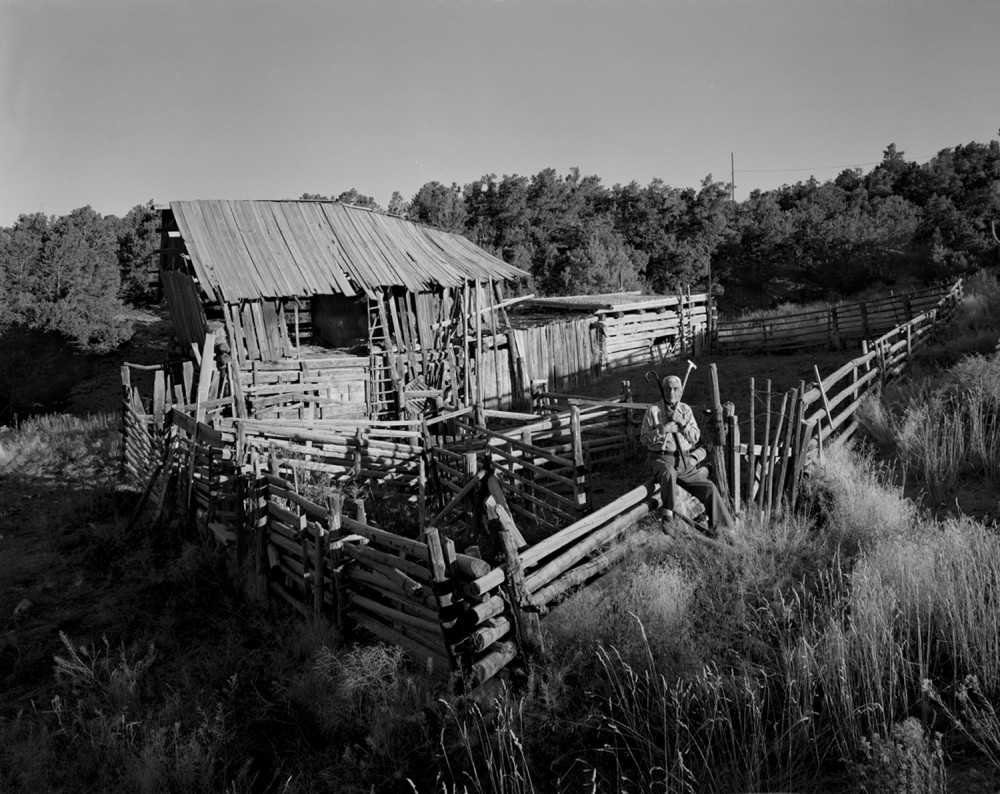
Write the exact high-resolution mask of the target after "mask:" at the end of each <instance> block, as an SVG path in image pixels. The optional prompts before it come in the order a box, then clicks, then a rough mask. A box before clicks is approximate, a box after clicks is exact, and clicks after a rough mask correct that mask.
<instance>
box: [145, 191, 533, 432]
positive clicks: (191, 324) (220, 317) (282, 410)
mask: <svg viewBox="0 0 1000 794" xmlns="http://www.w3.org/2000/svg"><path fill="white" fill-rule="evenodd" d="M161 213H162V224H161V277H162V278H161V283H162V286H163V290H164V293H165V297H166V300H167V304H168V306H169V310H170V314H171V317H172V320H173V324H174V328H175V331H176V336H177V338H178V340H179V342H180V343H181V345H182V346H183V347H184V349H185V350H189V349H193V350H194V351H201V349H202V348H203V346H204V343H205V340H206V336H207V335H208V334H209V333H212V334H213V335H214V337H215V339H217V340H218V339H224V344H221V345H220V347H219V348H218V349H219V351H221V353H220V355H221V356H222V357H223V358H224V359H225V361H226V364H227V365H230V367H231V369H230V372H231V373H232V374H231V375H230V381H231V382H230V383H229V384H228V385H229V387H230V389H231V394H232V396H233V397H234V405H235V406H237V411H240V410H247V411H249V413H250V414H251V415H254V416H278V417H282V416H288V417H297V418H309V417H315V418H335V417H350V416H368V417H371V418H378V417H382V418H385V417H392V416H396V415H400V414H401V413H404V412H405V411H406V410H407V408H408V407H409V408H412V407H414V406H419V405H420V402H421V400H426V399H427V398H428V397H430V396H436V395H439V396H440V397H441V399H442V401H443V402H446V403H451V404H464V405H468V404H472V403H474V402H480V401H481V400H482V398H483V396H484V392H483V370H484V368H485V366H486V365H485V362H483V361H482V359H483V358H484V357H485V355H484V353H483V351H484V349H486V348H485V347H484V344H483V338H484V334H485V335H487V336H492V335H493V334H495V333H497V332H498V329H497V327H496V323H497V321H498V320H497V318H498V315H499V314H500V313H499V312H497V311H495V307H496V306H498V305H500V304H502V302H503V292H502V285H503V284H504V282H511V281H516V280H519V279H522V278H524V277H526V276H527V275H528V274H527V273H525V272H523V271H521V270H519V269H518V268H515V267H512V266H511V265H508V264H507V263H506V262H504V261H503V260H501V259H498V258H497V257H495V256H492V255H491V254H489V253H487V252H486V251H484V250H482V249H480V248H478V247H477V246H475V245H473V244H472V243H471V242H469V241H468V240H466V239H465V238H464V237H462V236H460V235H457V234H450V233H447V232H443V231H439V230H436V229H432V228H428V227H426V226H422V225H420V224H417V223H413V222H411V221H407V220H405V219H403V218H401V217H397V216H392V215H387V214H384V213H380V212H373V211H370V210H367V209H363V208H360V207H354V206H350V205H346V204H340V203H337V202H331V201H314V200H298V201H292V200H289V201H235V200H228V201H205V200H203V201H175V202H171V203H170V205H169V207H166V208H164V209H162V210H161ZM494 349H495V345H494ZM491 366H492V367H493V368H495V362H492V363H491Z"/></svg>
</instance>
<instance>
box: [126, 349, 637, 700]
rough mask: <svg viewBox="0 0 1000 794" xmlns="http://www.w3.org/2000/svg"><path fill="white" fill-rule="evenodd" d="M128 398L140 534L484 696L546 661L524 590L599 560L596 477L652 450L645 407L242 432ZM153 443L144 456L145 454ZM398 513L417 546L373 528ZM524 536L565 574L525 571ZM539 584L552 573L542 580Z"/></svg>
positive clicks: (445, 414)
mask: <svg viewBox="0 0 1000 794" xmlns="http://www.w3.org/2000/svg"><path fill="white" fill-rule="evenodd" d="M204 371H206V372H207V371H209V368H205V369H204ZM281 371H282V372H284V371H285V370H281ZM127 373H128V376H129V377H130V376H131V374H132V369H131V368H128V370H127ZM199 374H200V373H199ZM153 376H154V380H155V382H156V383H160V382H162V383H163V389H162V391H163V392H164V393H165V392H166V386H167V385H168V384H171V383H172V382H173V379H172V377H171V373H169V372H167V371H165V370H160V369H158V370H155V371H153ZM288 382H289V383H290V384H291V387H292V395H297V394H298V391H297V388H296V387H297V386H298V385H299V384H297V383H296V382H295V381H294V380H290V381H288ZM192 389H194V392H195V394H196V395H197V393H198V388H197V383H196V382H195V381H194V380H192ZM160 391H161V390H160V389H159V387H157V389H156V393H157V394H159V393H160ZM125 394H126V399H125V400H124V401H123V408H124V413H125V419H124V421H125V423H126V428H131V430H129V431H128V432H129V436H128V438H129V439H130V442H129V444H127V448H128V449H127V453H126V454H127V459H128V460H129V461H130V463H129V466H130V468H131V470H132V471H133V474H134V476H135V477H136V478H145V479H146V482H147V487H146V489H145V491H144V493H143V497H142V499H141V500H140V507H139V509H137V511H136V513H135V514H134V515H133V517H132V520H131V522H130V527H135V526H139V525H154V526H157V525H159V526H162V524H163V522H162V521H161V519H164V518H167V517H171V516H179V517H181V518H182V519H183V520H184V521H186V522H187V523H189V524H190V525H193V526H195V527H197V528H198V529H199V530H200V531H201V532H202V534H203V535H205V536H206V537H212V538H214V539H215V540H216V541H218V542H219V543H220V544H222V545H224V546H225V547H226V548H227V549H228V550H230V551H231V559H232V560H233V561H234V563H235V564H236V569H237V571H238V574H239V576H240V578H241V580H242V581H243V582H244V583H245V585H246V587H247V591H248V593H249V594H250V596H251V597H252V598H254V599H257V600H264V599H269V598H272V597H274V598H278V599H280V600H282V601H285V602H288V603H289V604H291V605H292V606H293V607H294V608H295V609H296V610H298V611H300V612H302V613H303V614H307V615H314V616H319V615H323V616H325V617H326V618H327V619H329V620H331V621H334V622H336V623H337V625H339V626H340V627H342V628H343V629H344V630H345V631H351V632H357V631H364V632H367V633H368V634H370V635H372V636H375V637H377V638H378V639H381V640H383V641H386V642H390V643H393V644H396V645H398V646H400V647H402V648H404V649H405V650H406V651H407V653H408V654H410V655H411V656H412V657H413V658H414V659H416V660H418V661H419V662H420V663H422V664H426V665H428V666H429V667H430V668H431V669H433V670H435V671H446V672H453V673H456V674H458V675H460V676H461V678H462V679H463V680H464V681H465V682H467V683H468V684H470V685H477V684H479V683H481V682H483V681H485V680H487V679H489V678H490V677H491V676H493V675H495V674H496V673H497V672H499V671H500V670H501V669H503V668H504V667H505V666H506V665H507V664H508V663H509V662H511V661H512V660H513V659H515V658H517V657H518V655H522V656H523V654H525V653H527V652H528V651H537V650H539V649H540V634H539V633H538V630H537V624H538V611H539V610H536V609H535V608H534V607H530V608H529V606H528V605H530V604H531V603H535V602H534V601H530V600H529V598H528V596H527V595H526V594H527V593H528V592H529V590H528V589H525V588H535V589H539V588H541V587H543V586H548V585H550V584H552V583H553V582H554V581H555V579H558V578H559V576H558V575H557V574H553V573H552V572H553V571H554V570H556V568H562V567H563V566H564V564H565V563H566V559H565V558H564V557H563V556H562V554H561V552H562V551H566V553H569V552H570V551H572V553H574V554H580V555H582V556H583V557H586V556H587V551H586V548H589V547H581V548H582V550H581V548H576V547H575V551H574V550H571V549H568V547H567V544H571V543H572V542H573V540H574V539H576V538H583V537H584V535H586V536H587V537H588V538H589V537H590V533H583V532H581V531H580V530H579V529H578V534H575V535H572V536H566V535H563V534H561V533H562V532H563V530H564V529H565V528H566V527H568V526H578V527H579V522H580V521H581V520H585V521H589V522H590V524H593V525H594V526H595V527H599V526H603V523H602V520H601V516H605V515H610V514H609V513H608V510H607V509H604V510H602V511H599V512H598V514H596V515H597V518H595V517H594V515H595V514H593V513H592V512H591V509H592V504H591V491H590V486H591V476H592V473H591V472H592V466H593V465H594V464H595V462H599V461H600V460H609V461H613V460H615V459H618V460H620V459H621V458H622V457H625V456H627V455H628V454H629V450H634V449H635V438H634V436H635V434H636V433H637V430H638V425H639V421H638V419H637V418H636V416H635V414H636V412H638V411H641V410H643V409H644V408H645V406H641V405H636V404H632V403H629V402H606V403H599V404H598V403H594V404H587V405H570V406H568V407H565V408H559V407H557V406H555V405H552V404H551V401H550V400H545V402H546V403H547V404H546V405H545V408H544V413H543V414H542V415H540V416H539V415H533V414H519V413H514V412H509V411H495V410H489V409H482V408H475V409H470V408H460V409H452V410H444V411H442V412H441V413H439V414H438V415H436V416H425V417H421V418H419V419H413V420H394V421H382V422H375V421H371V420H361V419H359V420H356V421H350V420H345V419H336V420H324V419H321V418H304V419H298V418H294V417H289V418H254V419H246V418H234V417H228V416H223V415H221V413H220V411H218V410H213V409H211V408H209V407H207V406H210V405H213V404H214V403H213V402H212V401H211V400H208V399H206V400H205V401H204V403H199V402H198V401H197V399H196V401H195V403H194V404H189V403H187V402H177V403H174V404H168V403H167V402H166V400H165V399H164V401H163V413H162V415H159V414H158V415H157V416H156V418H155V420H154V417H153V416H152V414H150V413H148V411H147V408H148V406H149V405H150V401H148V400H144V399H142V398H141V397H140V395H139V389H138V387H137V386H136V385H132V384H129V385H128V387H127V388H126V389H125ZM206 394H208V395H210V394H211V391H207V392H206ZM187 399H189V393H187V394H186V395H185V396H184V400H185V401H186V400H187ZM536 399H537V400H539V402H540V403H541V402H542V401H543V396H542V394H538V395H536ZM622 399H623V400H628V399H630V395H629V394H628V392H627V391H625V392H623V395H622ZM291 400H292V396H289V400H288V401H287V402H286V403H283V405H285V406H286V407H287V408H288V409H289V410H292V406H293V403H292V401H291ZM156 404H157V406H159V405H160V403H159V402H158V401H156ZM196 416H200V418H196ZM136 445H137V448H138V449H139V450H140V452H141V454H138V455H136V454H133V453H132V452H131V451H130V450H132V448H133V447H135V446H136ZM388 499H391V501H392V503H393V504H395V505H400V506H402V507H403V508H404V510H407V511H408V512H409V513H411V514H412V515H413V516H415V517H416V518H417V525H418V526H417V527H415V528H414V529H415V534H416V537H404V536H403V535H400V534H397V533H395V532H391V531H387V530H386V529H384V528H380V527H378V526H375V522H372V521H370V520H369V519H368V518H367V515H368V513H369V512H370V511H371V510H373V509H374V507H373V505H374V503H375V501H376V500H377V501H378V502H380V503H381V502H385V501H387V500H388ZM349 504H353V511H350V510H349ZM407 505H410V506H409V507H407ZM348 512H353V515H349V514H348ZM612 512H614V510H612ZM612 518H614V517H613V516H612ZM609 520H611V519H609ZM595 522H596V523H595ZM590 524H588V526H589V525H590ZM620 524H621V520H619V524H616V526H618V525H620ZM522 530H523V532H522ZM445 532H447V535H446V534H445ZM525 535H528V536H530V537H531V538H532V541H533V542H534V541H535V540H541V541H542V542H544V543H545V544H546V545H543V546H541V549H542V552H541V553H540V556H538V557H537V562H538V563H543V562H544V566H548V565H550V564H552V563H553V562H556V567H555V568H545V567H544V566H542V567H539V568H538V570H537V571H532V570H531V569H532V568H533V567H538V566H537V565H536V564H527V565H526V566H525V565H524V564H522V562H521V560H520V556H519V555H520V554H521V552H522V551H524V550H525V549H529V548H533V546H530V545H529V544H528V542H527V541H526V540H525ZM449 536H450V537H449ZM557 536H558V538H560V539H561V540H557V541H554V542H553V541H551V540H549V539H550V538H552V537H557ZM452 538H461V539H462V541H463V548H468V551H469V553H459V552H457V551H456V549H455V543H454V540H453V539H452ZM480 549H481V550H482V551H480ZM484 558H485V559H484ZM530 559H531V557H530V556H529V560H530ZM569 568H573V570H574V573H573V576H575V577H579V576H580V575H581V574H580V571H579V570H577V569H576V567H575V566H572V565H569V566H567V570H568V569H569ZM592 568H593V566H591V567H590V568H586V569H585V570H591V569H592ZM523 570H527V571H529V573H531V574H537V575H536V576H535V578H533V579H531V580H530V582H526V581H525V579H524V577H523V576H520V574H519V573H518V572H519V571H523ZM593 570H597V569H596V568H593ZM560 581H562V580H560ZM566 586H567V587H568V586H569V585H568V584H566ZM546 592H555V591H546ZM553 597H554V596H553ZM538 603H542V602H538ZM512 605H514V606H512ZM516 605H525V609H526V610H527V611H526V612H524V611H523V610H520V609H518V608H517V606H516Z"/></svg>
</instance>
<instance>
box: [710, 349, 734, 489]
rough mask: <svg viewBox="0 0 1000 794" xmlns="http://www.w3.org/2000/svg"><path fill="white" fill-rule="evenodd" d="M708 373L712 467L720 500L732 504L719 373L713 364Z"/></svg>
mask: <svg viewBox="0 0 1000 794" xmlns="http://www.w3.org/2000/svg"><path fill="white" fill-rule="evenodd" d="M708 372H709V376H710V377H711V379H712V421H713V425H714V427H715V445H714V447H713V448H712V465H713V467H714V469H715V477H716V480H718V486H719V492H720V493H721V494H722V498H723V499H726V500H728V501H730V503H732V500H731V499H730V496H729V483H728V481H727V478H726V457H725V452H724V446H725V443H726V428H725V422H724V420H723V417H722V400H721V398H720V397H719V371H718V369H717V367H716V365H715V364H714V363H713V364H709V365H708Z"/></svg>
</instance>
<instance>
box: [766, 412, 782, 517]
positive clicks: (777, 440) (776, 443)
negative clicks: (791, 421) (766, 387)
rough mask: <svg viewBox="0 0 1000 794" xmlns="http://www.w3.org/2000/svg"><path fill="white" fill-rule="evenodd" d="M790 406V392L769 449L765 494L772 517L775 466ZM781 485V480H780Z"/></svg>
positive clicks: (769, 513)
mask: <svg viewBox="0 0 1000 794" xmlns="http://www.w3.org/2000/svg"><path fill="white" fill-rule="evenodd" d="M787 407H788V394H787V393H786V394H784V395H783V396H782V398H781V410H780V411H779V412H778V424H777V425H775V428H774V439H773V440H772V441H771V444H770V447H769V449H768V461H769V462H768V466H767V491H766V493H765V495H764V499H765V504H764V507H765V512H766V514H767V518H768V519H770V517H771V511H772V510H773V509H774V490H775V489H774V467H775V466H776V465H777V464H778V461H777V460H776V458H777V456H778V454H779V451H780V449H781V428H782V426H783V425H784V423H785V409H786V408H787ZM779 485H780V481H779Z"/></svg>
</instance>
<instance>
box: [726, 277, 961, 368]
mask: <svg viewBox="0 0 1000 794" xmlns="http://www.w3.org/2000/svg"><path fill="white" fill-rule="evenodd" d="M951 289H953V287H948V286H938V287H928V288H927V289H922V290H916V291H914V292H908V293H903V294H899V295H890V296H888V297H885V298H878V299H876V300H870V301H862V302H860V303H841V304H838V305H836V306H829V307H827V308H825V309H818V310H815V311H808V312H795V313H792V314H783V315H776V316H766V315H765V316H762V317H750V318H746V319H738V320H720V321H719V322H718V324H717V326H716V334H715V338H714V340H713V343H714V349H715V350H716V351H718V352H720V353H729V352H747V353H752V352H756V353H772V352H780V351H786V350H801V349H808V348H814V349H819V348H825V349H829V350H842V349H843V348H844V347H845V346H846V345H847V344H848V343H858V342H861V341H863V340H868V339H872V338H873V337H874V336H875V335H877V334H883V333H886V332H888V331H891V330H892V329H893V328H896V327H898V326H900V325H903V324H905V323H907V322H909V321H910V320H912V319H913V318H914V317H916V316H918V315H919V314H922V313H924V312H926V311H928V310H930V309H931V308H933V307H934V306H936V305H937V304H938V302H939V301H940V300H941V299H942V298H943V297H945V296H946V295H947V294H948V293H949V292H950V290H951Z"/></svg>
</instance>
